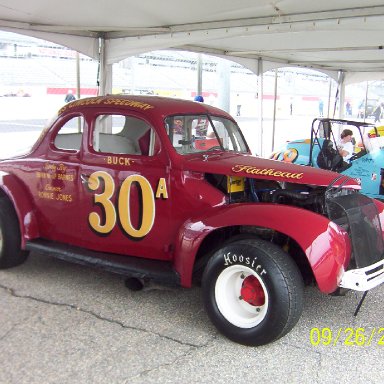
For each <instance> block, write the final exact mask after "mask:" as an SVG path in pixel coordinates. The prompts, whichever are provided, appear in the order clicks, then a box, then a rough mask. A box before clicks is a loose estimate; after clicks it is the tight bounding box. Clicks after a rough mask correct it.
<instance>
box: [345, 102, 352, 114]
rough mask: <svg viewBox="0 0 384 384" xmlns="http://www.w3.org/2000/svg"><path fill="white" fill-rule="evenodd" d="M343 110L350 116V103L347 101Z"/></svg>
mask: <svg viewBox="0 0 384 384" xmlns="http://www.w3.org/2000/svg"><path fill="white" fill-rule="evenodd" d="M345 112H346V114H347V116H352V105H351V103H350V102H349V101H347V103H346V104H345Z"/></svg>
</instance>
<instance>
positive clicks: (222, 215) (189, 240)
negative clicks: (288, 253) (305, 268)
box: [174, 204, 351, 293]
mask: <svg viewBox="0 0 384 384" xmlns="http://www.w3.org/2000/svg"><path fill="white" fill-rule="evenodd" d="M244 225H248V226H258V227H263V228H270V229H273V230H276V231H278V232H281V233H283V234H286V235H287V236H289V237H291V238H292V239H294V240H295V241H296V242H297V243H298V244H299V246H300V247H301V248H302V250H303V251H304V253H305V254H306V256H307V259H308V261H309V264H310V266H311V268H312V271H313V274H314V276H315V279H316V282H317V284H318V287H319V289H320V290H321V291H322V292H325V293H331V292H333V291H335V290H336V289H337V284H338V282H339V280H340V278H341V277H340V276H341V273H342V272H343V270H344V268H345V267H346V266H347V265H348V263H349V260H350V254H351V244H350V240H349V238H348V235H347V233H346V232H345V231H344V230H343V229H341V228H340V227H338V226H337V225H336V224H335V223H333V222H331V221H329V220H328V219H327V218H326V217H323V216H321V215H318V214H315V213H313V212H311V211H307V210H304V209H301V208H295V207H290V206H285V205H276V204H257V205H256V204H238V205H232V206H228V207H225V208H223V207H218V208H216V209H214V210H212V211H211V213H210V214H208V215H205V216H202V217H198V218H193V219H190V220H188V221H186V222H185V223H184V225H183V226H182V228H181V229H180V231H179V237H178V242H177V244H176V249H175V255H176V258H175V263H174V265H175V269H176V270H177V272H178V273H179V274H180V276H181V284H182V285H183V286H186V287H189V286H191V284H192V271H193V265H194V262H195V258H196V254H197V251H198V249H199V247H200V245H201V243H202V241H203V240H204V238H205V237H206V236H207V235H208V234H209V233H211V232H212V231H215V230H217V229H220V228H225V227H233V226H244Z"/></svg>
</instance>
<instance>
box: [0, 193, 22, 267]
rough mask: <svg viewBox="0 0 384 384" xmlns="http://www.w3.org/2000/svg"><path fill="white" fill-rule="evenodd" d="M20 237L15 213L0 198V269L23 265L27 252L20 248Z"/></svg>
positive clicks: (8, 204) (10, 206)
mask: <svg viewBox="0 0 384 384" xmlns="http://www.w3.org/2000/svg"><path fill="white" fill-rule="evenodd" d="M20 245H21V236H20V228H19V222H18V219H17V215H16V212H15V210H14V208H13V206H12V204H11V203H10V201H9V200H8V199H5V198H0V269H4V268H10V267H15V266H16V265H19V264H21V263H23V262H24V261H25V260H26V258H27V256H28V252H27V251H22V250H21V248H20Z"/></svg>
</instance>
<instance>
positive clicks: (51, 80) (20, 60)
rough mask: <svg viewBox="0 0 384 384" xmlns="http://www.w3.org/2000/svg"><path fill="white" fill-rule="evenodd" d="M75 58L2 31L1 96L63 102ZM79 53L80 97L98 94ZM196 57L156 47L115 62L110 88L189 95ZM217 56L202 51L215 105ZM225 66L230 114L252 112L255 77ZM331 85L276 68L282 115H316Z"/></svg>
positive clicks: (356, 94)
mask: <svg viewBox="0 0 384 384" xmlns="http://www.w3.org/2000/svg"><path fill="white" fill-rule="evenodd" d="M76 57H77V54H76V52H74V51H72V50H70V49H67V48H65V47H62V46H59V45H56V44H54V43H51V42H47V41H43V40H39V39H35V38H31V37H27V36H23V35H17V34H13V33H9V32H0V68H1V72H2V78H1V80H0V96H1V95H20V96H23V95H32V96H34V95H39V96H42V95H52V96H54V95H56V96H57V97H60V100H61V99H62V98H63V95H64V94H66V93H67V91H68V89H72V90H73V91H74V92H75V91H76V84H77V72H76V71H77V69H76ZM78 57H79V63H80V65H79V66H80V72H79V78H80V88H81V97H85V96H88V95H92V94H96V93H97V84H98V79H97V76H98V63H97V62H96V61H95V60H92V59H90V58H89V57H86V56H84V55H78ZM197 57H198V55H197V54H196V53H192V52H179V51H156V52H149V53H146V54H141V55H137V56H134V57H130V58H127V59H125V60H123V61H121V62H119V63H116V64H114V65H113V79H112V86H113V92H114V93H118V92H124V93H141V94H159V95H166V96H173V97H182V98H193V96H194V95H195V94H196V88H197ZM221 60H222V59H219V58H216V57H212V56H208V55H203V60H202V68H203V95H204V96H205V99H206V101H207V102H209V103H210V104H216V103H217V96H218V92H219V88H218V84H219V82H220V80H219V77H218V76H219V71H220V61H221ZM228 68H229V69H228V76H229V78H230V90H231V99H232V103H231V112H232V113H233V111H234V110H235V108H236V106H235V105H234V104H235V103H241V104H242V105H243V111H244V112H246V113H248V114H255V113H256V112H255V111H256V109H257V108H256V101H255V99H256V98H257V97H258V93H257V92H258V82H259V78H258V77H257V76H256V75H255V74H253V73H252V72H251V71H250V70H248V69H247V68H244V67H242V66H241V65H239V64H237V63H234V62H231V64H230V66H228ZM274 81H275V73H274V72H267V73H266V74H264V77H263V86H264V99H265V100H266V104H267V113H268V105H271V102H270V103H269V104H268V101H270V100H273V98H274ZM330 85H331V87H332V89H331V91H332V94H335V89H336V83H335V82H333V81H331V82H330V80H329V78H328V77H327V76H326V75H324V74H322V73H320V72H316V71H312V70H306V69H303V68H300V69H299V68H285V69H280V70H279V71H278V96H277V100H278V110H279V111H284V113H285V114H286V113H288V110H289V106H290V105H291V104H292V103H294V104H295V107H296V106H299V107H296V108H295V110H296V113H308V114H316V113H317V112H316V111H317V103H318V100H319V99H320V98H322V99H324V100H327V99H328V96H329V91H330ZM364 94H365V90H364V87H363V86H360V87H358V88H356V90H354V91H353V94H352V92H351V95H350V97H349V99H350V101H352V104H354V103H356V104H357V103H358V102H360V101H361V99H362V98H363V97H364ZM379 96H380V95H379ZM375 98H378V97H377V95H375ZM239 100H240V101H239ZM309 102H311V103H310V108H308V105H309ZM303 103H304V105H303ZM270 109H271V108H270V106H269V110H270Z"/></svg>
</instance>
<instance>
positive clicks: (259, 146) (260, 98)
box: [255, 58, 264, 156]
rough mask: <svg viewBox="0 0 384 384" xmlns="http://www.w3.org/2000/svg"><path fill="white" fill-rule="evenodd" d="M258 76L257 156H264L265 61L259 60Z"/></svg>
mask: <svg viewBox="0 0 384 384" xmlns="http://www.w3.org/2000/svg"><path fill="white" fill-rule="evenodd" d="M257 64H258V65H257V76H258V90H257V95H258V110H259V132H255V134H256V135H257V138H258V140H257V146H256V155H258V156H262V154H263V96H264V86H263V59H262V58H259V59H258V61H257ZM257 133H258V134H257Z"/></svg>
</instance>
